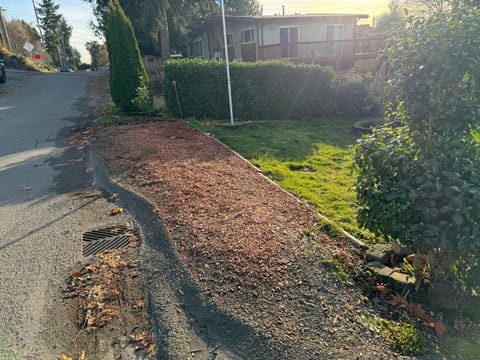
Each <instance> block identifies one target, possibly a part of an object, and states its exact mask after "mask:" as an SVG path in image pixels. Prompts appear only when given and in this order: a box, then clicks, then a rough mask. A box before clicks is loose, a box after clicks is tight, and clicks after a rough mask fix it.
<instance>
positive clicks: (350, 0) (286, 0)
mask: <svg viewBox="0 0 480 360" xmlns="http://www.w3.org/2000/svg"><path fill="white" fill-rule="evenodd" d="M389 2H390V0H259V3H260V4H262V5H263V13H264V15H274V14H281V12H282V5H285V14H295V13H300V14H312V13H361V14H368V15H370V18H373V17H374V16H378V15H380V14H383V13H385V12H387V11H388V3H389Z"/></svg>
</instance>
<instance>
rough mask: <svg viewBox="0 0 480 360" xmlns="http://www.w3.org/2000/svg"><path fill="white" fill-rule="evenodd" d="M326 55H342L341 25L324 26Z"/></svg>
mask: <svg viewBox="0 0 480 360" xmlns="http://www.w3.org/2000/svg"><path fill="white" fill-rule="evenodd" d="M325 40H326V41H327V44H326V45H327V46H326V53H327V54H328V55H342V54H343V24H328V25H325Z"/></svg>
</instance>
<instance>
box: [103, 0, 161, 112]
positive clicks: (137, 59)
mask: <svg viewBox="0 0 480 360" xmlns="http://www.w3.org/2000/svg"><path fill="white" fill-rule="evenodd" d="M106 15H107V16H106V23H105V26H106V27H105V30H106V31H105V35H106V39H107V49H108V56H109V60H110V92H111V95H112V99H113V101H114V102H115V104H116V105H117V106H118V107H119V108H120V109H121V110H122V111H124V112H127V113H132V112H143V111H149V110H151V108H152V105H153V98H152V95H151V92H150V89H149V83H148V75H147V72H146V71H145V68H144V66H143V63H142V59H141V56H140V51H139V49H138V43H137V39H136V38H135V33H134V31H133V27H132V24H131V23H130V21H129V20H128V18H127V16H126V15H125V13H124V11H123V9H122V8H121V6H120V4H119V3H118V0H114V1H113V2H111V3H110V4H109V10H108V12H107V13H106Z"/></svg>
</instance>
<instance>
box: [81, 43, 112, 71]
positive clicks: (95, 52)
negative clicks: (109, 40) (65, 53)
mask: <svg viewBox="0 0 480 360" xmlns="http://www.w3.org/2000/svg"><path fill="white" fill-rule="evenodd" d="M85 48H86V49H87V50H88V52H89V53H90V58H91V59H92V62H91V69H92V70H94V71H95V70H98V67H99V66H101V65H105V64H107V63H108V53H107V47H106V46H105V44H100V43H98V42H97V41H89V42H87V43H86V44H85Z"/></svg>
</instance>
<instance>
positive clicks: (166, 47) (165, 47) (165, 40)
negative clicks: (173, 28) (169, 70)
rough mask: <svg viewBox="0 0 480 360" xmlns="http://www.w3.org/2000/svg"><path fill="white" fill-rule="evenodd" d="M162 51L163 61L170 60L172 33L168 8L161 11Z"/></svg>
mask: <svg viewBox="0 0 480 360" xmlns="http://www.w3.org/2000/svg"><path fill="white" fill-rule="evenodd" d="M160 51H161V52H162V61H163V62H165V61H167V60H168V59H170V33H169V31H168V17H167V8H166V6H161V9H160Z"/></svg>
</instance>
